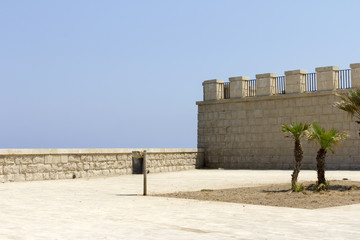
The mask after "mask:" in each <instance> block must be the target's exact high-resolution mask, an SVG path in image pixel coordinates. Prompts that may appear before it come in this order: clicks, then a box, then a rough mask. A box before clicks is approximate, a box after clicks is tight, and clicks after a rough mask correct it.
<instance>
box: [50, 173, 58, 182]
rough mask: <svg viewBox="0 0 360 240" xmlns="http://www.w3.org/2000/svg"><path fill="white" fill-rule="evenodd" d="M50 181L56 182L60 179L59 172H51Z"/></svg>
mask: <svg viewBox="0 0 360 240" xmlns="http://www.w3.org/2000/svg"><path fill="white" fill-rule="evenodd" d="M49 176H50V179H52V180H55V179H58V178H59V177H58V173H57V172H50V173H49Z"/></svg>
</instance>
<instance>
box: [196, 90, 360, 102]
mask: <svg viewBox="0 0 360 240" xmlns="http://www.w3.org/2000/svg"><path fill="white" fill-rule="evenodd" d="M354 89H355V88H350V89H337V90H330V91H329V90H322V91H319V90H318V91H316V92H304V93H286V94H276V95H269V96H254V97H242V98H240V97H239V98H230V99H218V100H206V101H197V102H196V105H208V104H223V103H229V102H252V101H254V102H255V101H265V100H278V99H289V98H307V97H309V96H327V95H334V94H337V93H341V92H345V91H348V90H354Z"/></svg>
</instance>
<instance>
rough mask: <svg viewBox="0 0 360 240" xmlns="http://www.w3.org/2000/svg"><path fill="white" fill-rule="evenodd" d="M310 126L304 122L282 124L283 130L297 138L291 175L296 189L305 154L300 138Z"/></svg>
mask: <svg viewBox="0 0 360 240" xmlns="http://www.w3.org/2000/svg"><path fill="white" fill-rule="evenodd" d="M308 128H309V124H303V123H292V124H290V125H286V124H283V125H282V126H281V130H282V132H284V133H290V134H291V135H292V137H293V138H294V140H295V146H294V157H295V165H294V172H293V174H292V175H291V186H292V189H293V190H295V188H296V182H297V179H298V176H299V172H300V169H301V162H302V159H303V154H304V152H303V149H302V146H301V142H300V138H301V137H302V136H304V134H305V132H306V130H308Z"/></svg>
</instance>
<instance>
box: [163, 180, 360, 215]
mask: <svg viewBox="0 0 360 240" xmlns="http://www.w3.org/2000/svg"><path fill="white" fill-rule="evenodd" d="M303 185H304V186H305V188H306V189H305V190H304V191H302V192H292V191H291V187H290V184H271V185H264V186H259V187H241V188H231V189H220V190H212V189H202V190H201V191H197V192H175V193H168V194H157V195H156V196H162V197H171V198H186V199H197V200H203V201H221V202H232V203H243V204H254V205H266V206H278V207H291V208H305V209H317V208H326V207H335V206H343V205H350V204H357V203H360V182H355V181H344V180H342V181H339V180H336V181H330V187H329V190H328V191H322V192H316V191H313V190H312V189H313V185H314V182H305V183H303Z"/></svg>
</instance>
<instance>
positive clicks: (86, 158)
mask: <svg viewBox="0 0 360 240" xmlns="http://www.w3.org/2000/svg"><path fill="white" fill-rule="evenodd" d="M80 160H81V161H82V162H92V161H93V156H92V155H81V156H80Z"/></svg>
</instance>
